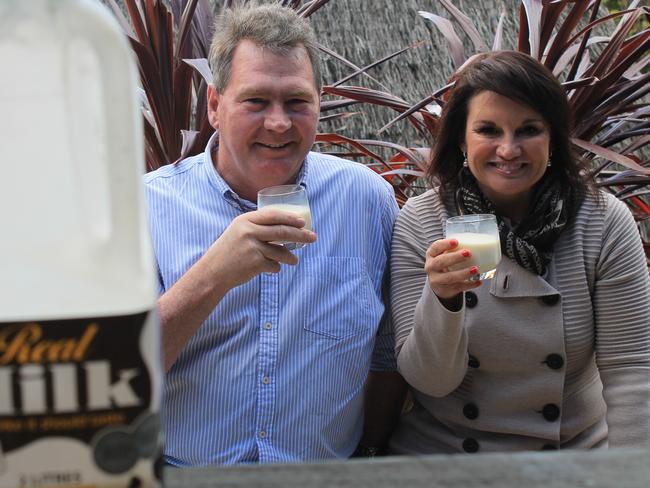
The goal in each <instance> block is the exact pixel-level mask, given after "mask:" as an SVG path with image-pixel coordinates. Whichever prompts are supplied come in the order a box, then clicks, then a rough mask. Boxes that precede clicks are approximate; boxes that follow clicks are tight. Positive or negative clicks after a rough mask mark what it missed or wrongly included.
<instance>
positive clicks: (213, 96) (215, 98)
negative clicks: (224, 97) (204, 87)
mask: <svg viewBox="0 0 650 488" xmlns="http://www.w3.org/2000/svg"><path fill="white" fill-rule="evenodd" d="M218 107H219V93H218V92H217V90H216V89H215V88H214V86H213V85H212V83H210V84H209V85H208V122H210V125H211V126H212V127H214V128H215V129H218V128H219V115H218V111H217V108H218Z"/></svg>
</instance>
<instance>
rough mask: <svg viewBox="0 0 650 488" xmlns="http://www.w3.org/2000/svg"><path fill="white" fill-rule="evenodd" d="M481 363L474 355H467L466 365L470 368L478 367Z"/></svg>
mask: <svg viewBox="0 0 650 488" xmlns="http://www.w3.org/2000/svg"><path fill="white" fill-rule="evenodd" d="M480 365H481V362H480V361H479V360H478V359H477V358H476V357H475V356H472V355H471V354H470V355H469V360H468V361H467V366H469V367H470V368H475V369H476V368H478V367H479V366H480Z"/></svg>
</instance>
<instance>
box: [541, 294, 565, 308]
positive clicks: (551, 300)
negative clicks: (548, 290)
mask: <svg viewBox="0 0 650 488" xmlns="http://www.w3.org/2000/svg"><path fill="white" fill-rule="evenodd" d="M541 300H542V302H543V303H544V305H548V306H549V307H552V306H553V305H555V304H556V303H557V302H559V301H560V295H544V296H543V297H542V298H541Z"/></svg>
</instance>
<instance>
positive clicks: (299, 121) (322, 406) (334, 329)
mask: <svg viewBox="0 0 650 488" xmlns="http://www.w3.org/2000/svg"><path fill="white" fill-rule="evenodd" d="M210 58H211V59H210V61H211V65H212V69H213V72H214V83H213V86H210V87H209V89H208V117H209V120H210V123H211V124H212V126H213V127H214V128H215V129H217V134H215V136H213V137H212V139H211V140H210V142H209V143H208V146H207V148H206V150H205V152H204V153H203V154H201V155H198V156H194V157H190V158H188V159H186V160H184V161H181V162H179V163H177V164H174V165H169V166H165V167H163V168H161V169H159V170H158V171H155V172H153V173H149V174H148V175H147V176H146V177H145V183H146V189H147V197H148V201H149V210H150V217H151V228H152V234H153V240H154V246H155V252H156V256H157V260H158V266H159V272H160V273H159V274H160V284H161V293H162V295H161V297H160V300H159V307H160V316H161V322H162V337H163V346H164V351H163V352H164V361H165V366H166V368H167V369H168V373H167V376H166V384H165V395H164V412H165V414H164V428H165V434H166V446H165V459H166V461H167V462H168V463H170V464H173V465H177V466H195V465H208V464H230V463H249V462H278V461H283V462H290V461H301V460H310V459H325V458H343V457H348V456H350V455H351V454H352V453H353V452H354V451H355V448H357V444H358V442H359V439H360V437H361V434H362V423H363V413H362V412H363V390H364V381H365V380H366V377H367V375H368V371H369V368H370V366H371V359H372V368H373V369H374V370H376V371H377V373H376V374H373V375H372V376H369V377H368V385H369V387H368V390H369V393H370V394H372V392H373V391H375V392H376V391H377V390H376V388H373V385H375V386H376V385H377V382H378V380H379V381H381V382H385V381H388V384H390V382H391V381H394V380H395V378H396V376H394V375H396V373H393V371H394V369H395V363H394V357H393V337H392V334H391V333H390V330H389V329H390V328H389V327H383V328H381V329H380V327H379V325H380V322H381V318H382V314H383V312H384V306H383V303H382V277H383V275H384V271H385V268H386V262H387V259H388V256H389V247H390V236H391V232H392V227H393V223H394V220H395V217H396V213H397V208H396V204H395V201H394V198H393V194H392V189H391V188H390V186H389V185H388V184H387V183H386V182H385V181H383V180H382V179H381V178H379V177H378V176H377V175H375V174H374V173H373V172H372V171H370V170H369V169H368V168H365V167H364V166H362V165H359V164H355V163H351V162H347V161H343V160H341V159H338V158H335V157H331V156H325V155H321V154H316V153H310V152H309V150H310V148H311V146H312V144H313V142H314V138H315V134H316V126H317V123H318V115H319V107H320V105H319V104H320V99H319V93H320V87H321V82H320V73H319V69H318V58H317V48H316V40H315V37H314V34H313V32H312V30H311V29H310V27H309V25H308V24H307V22H306V21H305V20H303V19H301V18H300V17H298V16H297V14H296V13H295V12H294V11H293V10H291V9H287V8H282V7H280V6H278V5H275V4H273V5H265V6H259V7H253V8H247V9H237V10H233V11H230V12H228V13H227V14H226V15H225V16H224V18H223V25H221V26H220V27H218V28H217V30H216V34H215V38H214V40H213V44H212V49H211V54H210ZM287 183H297V184H300V185H302V186H304V187H305V188H306V191H307V194H308V197H309V200H310V205H311V211H312V217H313V227H314V229H315V231H316V232H318V234H319V237H318V240H317V239H316V234H315V233H314V232H312V231H309V230H306V229H304V228H303V226H304V225H305V221H304V220H303V219H302V218H300V217H298V216H296V215H293V214H290V213H284V212H279V211H277V210H276V211H273V210H270V209H264V210H257V209H256V204H255V202H256V198H257V192H258V191H259V190H261V189H263V188H266V187H269V186H274V185H281V184H287ZM277 241H289V242H299V243H306V244H307V246H305V247H303V248H302V249H298V250H296V251H294V252H293V253H292V252H290V251H289V250H288V249H286V248H285V247H283V246H280V245H276V244H271V242H277ZM373 351H374V352H373ZM378 375H379V376H378ZM381 386H382V387H383V388H384V389H385V388H386V386H385V383H382V385H381ZM375 394H376V393H375ZM369 402H371V403H368V404H367V407H369V406H371V405H375V403H374V400H369ZM370 413H373V412H370ZM375 415H377V414H376V413H375ZM367 418H370V417H367ZM378 418H380V419H381V420H383V421H384V422H385V423H387V424H388V423H389V422H387V421H386V419H383V418H381V415H378ZM376 435H377V436H376V439H380V440H379V441H374V440H372V432H370V431H368V432H367V433H366V439H371V440H370V442H372V443H373V444H374V443H376V442H383V441H385V440H386V439H385V434H384V433H378V434H376Z"/></svg>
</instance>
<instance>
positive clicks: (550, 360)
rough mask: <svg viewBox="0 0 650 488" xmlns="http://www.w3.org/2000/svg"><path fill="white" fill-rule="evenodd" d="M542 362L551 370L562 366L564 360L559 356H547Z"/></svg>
mask: <svg viewBox="0 0 650 488" xmlns="http://www.w3.org/2000/svg"><path fill="white" fill-rule="evenodd" d="M544 362H545V363H546V365H547V366H548V367H549V368H551V369H560V368H561V367H562V366H564V359H563V358H562V356H560V355H559V354H549V355H548V356H546V361H544Z"/></svg>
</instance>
